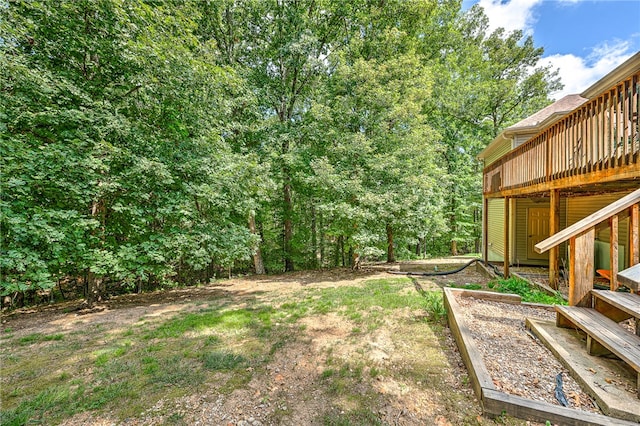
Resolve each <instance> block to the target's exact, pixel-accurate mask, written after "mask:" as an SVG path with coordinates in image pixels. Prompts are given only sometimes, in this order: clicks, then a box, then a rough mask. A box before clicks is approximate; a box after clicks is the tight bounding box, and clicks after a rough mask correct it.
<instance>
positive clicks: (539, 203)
mask: <svg viewBox="0 0 640 426" xmlns="http://www.w3.org/2000/svg"><path fill="white" fill-rule="evenodd" d="M532 207H543V208H548V207H550V206H549V198H519V199H518V200H517V201H516V219H515V220H516V227H515V254H514V255H515V256H514V259H513V263H515V264H518V263H521V264H526V265H548V264H549V261H548V260H539V259H529V258H528V256H527V232H528V229H527V224H528V211H529V208H532ZM566 223H567V200H566V199H561V200H560V225H559V228H560V229H561V230H562V229H564V228H566ZM565 246H566V245H565V244H562V245H561V246H560V258H561V259H562V258H566V248H565Z"/></svg>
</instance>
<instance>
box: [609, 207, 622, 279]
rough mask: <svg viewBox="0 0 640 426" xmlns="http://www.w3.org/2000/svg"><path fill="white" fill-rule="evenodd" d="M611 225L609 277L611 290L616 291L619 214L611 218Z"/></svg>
mask: <svg viewBox="0 0 640 426" xmlns="http://www.w3.org/2000/svg"><path fill="white" fill-rule="evenodd" d="M609 226H610V227H611V237H610V238H609V266H610V267H611V275H610V278H609V290H611V291H615V290H616V289H617V288H618V270H619V269H620V268H619V267H618V215H617V214H616V215H613V216H611V217H610V218H609Z"/></svg>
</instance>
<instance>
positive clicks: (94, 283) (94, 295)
mask: <svg viewBox="0 0 640 426" xmlns="http://www.w3.org/2000/svg"><path fill="white" fill-rule="evenodd" d="M103 294H104V278H103V277H101V276H99V275H96V274H95V273H93V272H91V271H89V274H88V275H87V295H86V300H87V305H88V306H89V307H90V308H91V307H93V305H94V304H95V303H96V302H99V301H101V300H102V295H103Z"/></svg>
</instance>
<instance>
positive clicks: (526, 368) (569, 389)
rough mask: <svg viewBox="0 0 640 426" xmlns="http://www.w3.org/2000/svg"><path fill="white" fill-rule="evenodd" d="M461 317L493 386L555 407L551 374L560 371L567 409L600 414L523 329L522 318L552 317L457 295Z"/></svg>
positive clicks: (545, 312)
mask: <svg viewBox="0 0 640 426" xmlns="http://www.w3.org/2000/svg"><path fill="white" fill-rule="evenodd" d="M457 301H458V303H459V305H460V306H461V307H463V308H464V309H462V310H461V311H462V315H463V317H464V320H465V322H466V324H467V325H468V327H469V329H470V331H471V335H472V336H473V339H474V340H475V343H476V346H477V347H478V350H479V351H480V352H481V354H482V357H483V359H484V362H485V365H486V367H487V370H488V371H489V374H490V375H491V377H492V379H493V382H494V384H495V385H496V387H497V388H498V389H499V390H501V391H503V392H505V393H508V394H511V395H518V396H521V397H524V398H529V399H532V400H537V401H544V402H547V403H550V404H554V405H560V403H559V402H558V401H557V400H556V398H555V388H556V376H557V375H558V374H560V373H562V379H563V389H564V392H565V394H566V396H567V399H568V402H569V405H570V407H572V408H577V409H580V410H585V411H590V412H594V413H599V412H600V410H599V409H598V408H597V406H596V404H595V402H594V401H593V399H592V398H591V397H590V396H589V395H587V394H586V393H584V392H583V391H582V390H581V389H580V386H579V385H578V384H577V383H576V381H575V380H574V379H573V378H572V377H571V376H569V374H568V373H567V370H566V369H565V368H564V367H563V366H562V364H560V362H559V361H558V360H557V359H556V358H555V357H554V355H553V354H552V353H551V351H549V350H548V349H547V348H546V347H544V345H543V344H542V343H541V342H540V341H539V340H538V339H537V338H536V337H535V336H533V335H532V334H531V333H530V332H529V331H528V330H527V329H526V327H525V319H526V318H532V319H541V320H551V321H553V320H555V313H554V312H553V311H549V310H546V309H541V308H535V307H531V306H527V305H513V304H508V303H500V302H492V301H487V300H482V301H480V300H477V299H474V298H473V297H458V298H457Z"/></svg>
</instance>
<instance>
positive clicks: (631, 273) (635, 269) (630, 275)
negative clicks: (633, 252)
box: [618, 263, 640, 293]
mask: <svg viewBox="0 0 640 426" xmlns="http://www.w3.org/2000/svg"><path fill="white" fill-rule="evenodd" d="M618 283H619V284H621V285H623V286H625V287H628V288H629V289H631V290H633V291H634V292H636V293H637V292H638V288H640V263H638V264H637V265H635V266H632V267H631V268H627V269H625V270H624V271H622V272H618Z"/></svg>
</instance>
